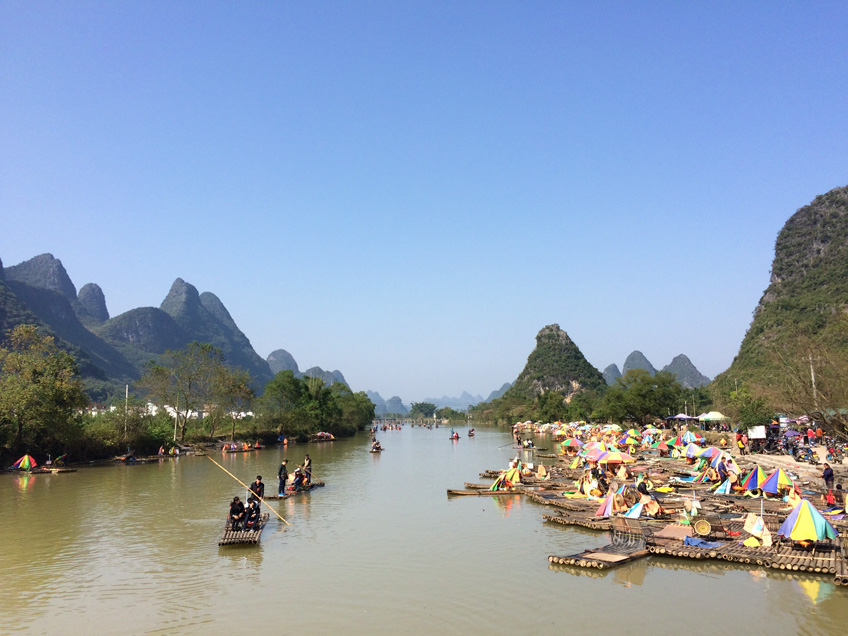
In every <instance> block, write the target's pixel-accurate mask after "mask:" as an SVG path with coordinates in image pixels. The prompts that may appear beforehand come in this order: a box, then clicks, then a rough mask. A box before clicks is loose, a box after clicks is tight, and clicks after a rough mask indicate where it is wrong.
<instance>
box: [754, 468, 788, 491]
mask: <svg viewBox="0 0 848 636" xmlns="http://www.w3.org/2000/svg"><path fill="white" fill-rule="evenodd" d="M794 485H795V482H794V481H792V479H790V477H789V475H787V474H786V473H785V472H783V469H782V468H778V469H777V470H775V471H774V472H773V473H772V474H771V475H769V476H768V478H767V479H766V480H765V481H764V482H763V485H762V486H760V488H762V489H763V492H768V493H771V494H772V495H776V494H777V490H778V488H779V487H781V486H785V487H788V488H792V487H793V486H794Z"/></svg>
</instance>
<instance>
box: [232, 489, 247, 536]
mask: <svg viewBox="0 0 848 636" xmlns="http://www.w3.org/2000/svg"><path fill="white" fill-rule="evenodd" d="M243 522H244V504H243V503H242V502H241V501H240V500H239V498H238V497H233V501H232V503H230V530H239V529H241V524H242V523H243Z"/></svg>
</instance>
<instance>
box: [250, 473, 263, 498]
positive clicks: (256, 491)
mask: <svg viewBox="0 0 848 636" xmlns="http://www.w3.org/2000/svg"><path fill="white" fill-rule="evenodd" d="M250 492H252V493H253V495H254V496H255V497H259V499H262V498H263V497H265V484H264V483H262V475H257V476H256V481H254V482H253V483H252V484H250Z"/></svg>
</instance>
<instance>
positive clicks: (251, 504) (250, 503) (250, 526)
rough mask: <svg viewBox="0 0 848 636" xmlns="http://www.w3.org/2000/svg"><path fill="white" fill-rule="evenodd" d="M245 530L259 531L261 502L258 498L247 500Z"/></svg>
mask: <svg viewBox="0 0 848 636" xmlns="http://www.w3.org/2000/svg"><path fill="white" fill-rule="evenodd" d="M244 529H245V530H258V529H259V500H258V499H256V497H251V498H250V499H248V500H247V510H246V511H245V517H244Z"/></svg>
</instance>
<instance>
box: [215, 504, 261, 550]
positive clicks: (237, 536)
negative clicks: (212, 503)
mask: <svg viewBox="0 0 848 636" xmlns="http://www.w3.org/2000/svg"><path fill="white" fill-rule="evenodd" d="M268 517H269V515H268V513H267V512H265V513H262V514H261V515H260V516H259V528H257V529H256V530H231V529H230V520H229V518H228V519H227V521H226V522H225V523H224V534H222V535H221V539H220V540H219V541H218V545H239V544H247V543H259V539H260V538H261V536H262V531H263V530H264V529H265V526H266V525H267V523H268Z"/></svg>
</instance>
